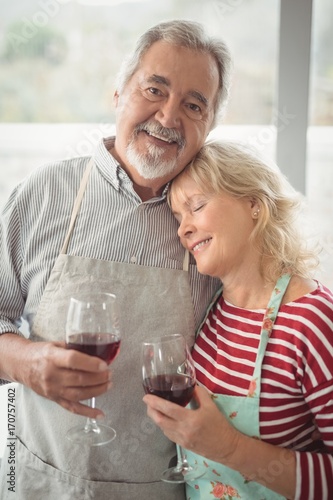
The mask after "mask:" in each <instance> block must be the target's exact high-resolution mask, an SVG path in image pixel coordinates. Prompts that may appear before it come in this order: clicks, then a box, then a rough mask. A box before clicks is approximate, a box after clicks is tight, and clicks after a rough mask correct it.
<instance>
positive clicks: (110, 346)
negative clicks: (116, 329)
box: [66, 333, 120, 364]
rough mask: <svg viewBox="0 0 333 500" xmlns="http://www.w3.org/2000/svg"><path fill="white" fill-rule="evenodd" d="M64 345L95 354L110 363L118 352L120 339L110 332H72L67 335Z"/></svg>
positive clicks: (91, 354)
mask: <svg viewBox="0 0 333 500" xmlns="http://www.w3.org/2000/svg"><path fill="white" fill-rule="evenodd" d="M66 347H67V349H75V350H76V351H80V352H83V353H84V354H89V355H90V356H97V357H98V358H100V359H103V361H105V362H106V363H107V364H110V363H111V361H113V360H114V358H115V357H116V356H117V354H118V352H119V348H120V340H119V338H118V337H117V335H113V334H112V333H103V334H100V333H73V335H69V338H68V342H67V344H66Z"/></svg>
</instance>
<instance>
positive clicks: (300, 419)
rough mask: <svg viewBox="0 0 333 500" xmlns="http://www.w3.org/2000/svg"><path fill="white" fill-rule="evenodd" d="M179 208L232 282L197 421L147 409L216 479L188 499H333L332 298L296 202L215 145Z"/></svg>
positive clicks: (197, 162)
mask: <svg viewBox="0 0 333 500" xmlns="http://www.w3.org/2000/svg"><path fill="white" fill-rule="evenodd" d="M169 203H170V206H171V208H172V211H173V213H174V215H175V217H176V218H177V220H178V221H179V230H178V234H179V237H180V239H181V242H182V244H183V245H184V247H185V248H186V249H188V250H189V252H190V253H191V254H192V255H193V256H194V258H195V260H196V263H197V266H198V269H199V271H200V272H201V273H203V274H207V275H210V276H214V277H218V278H220V279H221V281H222V282H223V292H220V293H219V294H218V296H217V297H216V298H215V299H214V301H213V303H212V305H211V307H210V308H209V310H208V312H207V316H206V319H205V320H204V322H203V324H202V326H201V328H200V329H199V333H198V336H197V339H196V342H195V345H194V348H193V358H194V361H195V366H196V371H197V380H198V385H199V387H197V388H196V390H195V393H194V394H195V397H194V402H195V409H189V408H182V407H180V406H178V405H176V404H174V403H171V402H169V401H166V400H163V399H161V398H158V397H156V396H151V395H146V396H145V397H144V401H145V403H146V404H147V406H148V414H149V416H150V417H151V418H152V419H153V420H154V421H155V422H156V423H157V424H158V425H159V426H160V428H161V429H162V430H163V432H164V433H165V434H166V435H167V436H168V437H169V438H170V439H171V440H173V441H175V442H177V443H179V444H180V445H181V446H182V447H184V448H185V449H186V450H187V451H186V454H187V458H188V461H189V463H190V464H191V463H192V464H195V463H198V464H200V465H202V464H203V465H204V466H205V467H206V473H205V475H204V476H203V477H201V478H200V479H197V480H193V481H191V482H189V483H187V498H188V499H191V500H195V499H204V500H208V499H209V498H212V499H213V498H220V499H233V498H243V499H249V500H252V499H261V498H265V499H267V500H268V499H281V498H288V499H300V500H306V499H311V500H313V499H318V500H319V499H320V500H324V499H326V498H327V499H328V498H331V495H332V491H333V425H332V422H333V295H332V292H330V290H328V289H327V288H325V286H323V285H322V284H321V283H319V282H318V281H315V280H313V279H312V275H311V273H312V271H313V269H314V268H315V266H316V265H317V258H316V256H315V254H314V253H311V252H310V251H309V250H307V248H306V245H305V244H304V242H303V240H302V237H301V235H300V232H299V231H298V228H297V217H296V215H297V213H298V209H299V206H300V202H299V198H298V196H297V193H295V191H294V190H293V189H292V187H291V186H290V185H289V183H288V182H287V181H286V180H285V178H284V177H283V176H282V174H281V173H280V171H279V170H278V169H277V168H276V167H274V166H270V165H268V164H267V163H266V162H264V161H262V160H260V159H259V158H258V157H257V155H255V154H253V153H252V152H249V151H247V150H246V148H244V147H241V146H237V145H234V144H231V143H208V144H207V145H206V146H204V147H203V149H202V150H201V152H200V153H199V154H198V155H197V157H196V158H195V159H194V160H193V161H192V162H191V163H190V164H189V165H188V166H187V167H186V169H185V170H184V171H183V172H182V173H181V174H180V175H179V176H178V177H177V178H176V179H175V180H174V181H173V183H172V186H171V190H170V193H169ZM315 426H317V428H318V429H319V431H320V434H321V441H319V442H315V443H314V442H313V441H312V434H313V431H314V428H315Z"/></svg>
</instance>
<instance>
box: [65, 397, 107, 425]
mask: <svg viewBox="0 0 333 500" xmlns="http://www.w3.org/2000/svg"><path fill="white" fill-rule="evenodd" d="M57 403H58V404H59V405H60V406H62V407H63V408H64V409H65V410H68V411H70V412H71V413H75V415H81V416H82V417H87V418H95V419H98V420H100V419H103V418H105V415H104V413H103V412H102V410H99V409H98V408H92V407H91V406H88V405H85V404H83V403H80V402H74V401H68V400H67V399H63V398H62V399H59V400H58V401H57Z"/></svg>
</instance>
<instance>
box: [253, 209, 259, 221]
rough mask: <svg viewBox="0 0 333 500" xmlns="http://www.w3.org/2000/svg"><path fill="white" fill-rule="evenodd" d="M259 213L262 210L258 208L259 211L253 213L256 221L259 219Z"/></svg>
mask: <svg viewBox="0 0 333 500" xmlns="http://www.w3.org/2000/svg"><path fill="white" fill-rule="evenodd" d="M259 211H260V209H259V208H258V210H256V211H255V212H253V218H254V219H257V218H258V215H259Z"/></svg>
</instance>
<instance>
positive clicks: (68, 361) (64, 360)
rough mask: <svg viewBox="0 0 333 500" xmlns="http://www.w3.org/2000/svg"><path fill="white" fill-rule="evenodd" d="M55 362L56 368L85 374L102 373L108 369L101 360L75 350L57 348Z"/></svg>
mask: <svg viewBox="0 0 333 500" xmlns="http://www.w3.org/2000/svg"><path fill="white" fill-rule="evenodd" d="M55 362H57V364H58V366H62V367H64V368H71V369H72V370H82V371H86V372H102V371H105V370H107V369H108V365H107V363H106V362H105V361H103V360H102V359H100V358H97V357H96V356H89V355H88V354H84V353H82V352H79V351H76V350H75V349H61V348H59V349H58V350H57V352H56V355H55Z"/></svg>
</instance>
